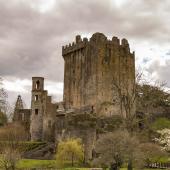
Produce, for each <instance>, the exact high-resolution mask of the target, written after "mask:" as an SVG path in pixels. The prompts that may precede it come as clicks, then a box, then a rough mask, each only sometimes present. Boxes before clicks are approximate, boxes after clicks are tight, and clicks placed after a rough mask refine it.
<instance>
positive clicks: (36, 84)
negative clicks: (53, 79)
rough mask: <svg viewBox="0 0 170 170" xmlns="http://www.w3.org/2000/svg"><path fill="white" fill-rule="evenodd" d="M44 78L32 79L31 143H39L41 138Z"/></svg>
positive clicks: (43, 111) (43, 109)
mask: <svg viewBox="0 0 170 170" xmlns="http://www.w3.org/2000/svg"><path fill="white" fill-rule="evenodd" d="M46 93H47V92H46V91H45V90H44V78H42V77H33V78H32V98H31V125H30V134H31V140H32V141H40V140H42V138H43V116H44V113H45V109H46V108H44V106H45V104H44V102H45V98H44V96H45V94H46Z"/></svg>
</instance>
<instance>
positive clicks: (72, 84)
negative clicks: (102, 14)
mask: <svg viewBox="0 0 170 170" xmlns="http://www.w3.org/2000/svg"><path fill="white" fill-rule="evenodd" d="M62 56H63V58H64V95H63V101H62V102H58V103H53V102H52V99H51V96H49V95H48V92H47V90H44V78H43V77H33V78H32V98H31V109H30V110H28V109H24V108H23V105H22V99H21V97H20V96H19V97H18V99H17V102H16V108H15V113H14V118H13V120H14V121H20V122H22V123H24V125H26V126H27V129H29V130H30V139H31V140H32V141H53V142H56V143H57V142H58V141H60V140H62V139H63V138H66V137H79V138H81V139H82V141H83V143H84V147H85V155H86V159H91V158H92V151H93V148H94V145H95V141H96V138H97V132H96V128H95V127H96V123H95V122H96V121H95V120H96V117H98V116H104V117H110V116H114V115H119V116H126V115H125V114H124V111H123V109H122V106H121V105H120V103H119V102H117V100H119V99H118V97H117V89H115V88H113V84H114V83H116V84H117V85H118V86H119V87H120V88H122V90H123V88H124V87H127V88H128V89H132V86H133V85H134V83H135V55H134V52H133V53H131V52H130V48H129V43H128V41H127V40H126V39H122V40H121V42H120V40H119V39H118V38H117V37H113V38H112V40H108V39H107V37H106V36H105V35H104V34H102V33H95V34H93V35H92V37H91V38H90V39H89V40H88V39H87V38H83V39H82V38H81V36H80V35H77V36H76V38H75V42H73V43H72V44H69V45H66V46H64V47H62ZM89 120H90V121H89ZM28 122H29V126H28ZM85 122H86V123H87V124H85ZM89 122H91V123H89ZM89 124H90V126H89Z"/></svg>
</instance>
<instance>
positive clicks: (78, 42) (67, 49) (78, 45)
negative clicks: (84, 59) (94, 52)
mask: <svg viewBox="0 0 170 170" xmlns="http://www.w3.org/2000/svg"><path fill="white" fill-rule="evenodd" d="M87 43H88V39H87V38H83V40H82V38H81V36H80V35H77V36H76V37H75V42H72V43H69V45H66V46H62V54H63V56H64V55H66V54H68V53H71V52H73V51H77V50H80V49H82V48H84V47H85V46H86V44H87Z"/></svg>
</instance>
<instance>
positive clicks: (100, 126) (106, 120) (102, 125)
mask: <svg viewBox="0 0 170 170" xmlns="http://www.w3.org/2000/svg"><path fill="white" fill-rule="evenodd" d="M122 123H123V121H122V117H121V116H118V115H113V116H111V117H98V119H97V133H104V132H112V131H113V130H115V129H118V128H120V127H121V126H122Z"/></svg>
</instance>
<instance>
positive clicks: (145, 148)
mask: <svg viewBox="0 0 170 170" xmlns="http://www.w3.org/2000/svg"><path fill="white" fill-rule="evenodd" d="M139 148H140V150H141V151H142V152H143V154H144V161H145V163H146V164H149V163H150V162H160V159H161V158H162V157H163V156H166V154H165V152H163V151H162V150H161V147H160V146H159V145H156V144H154V143H142V144H140V145H139Z"/></svg>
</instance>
